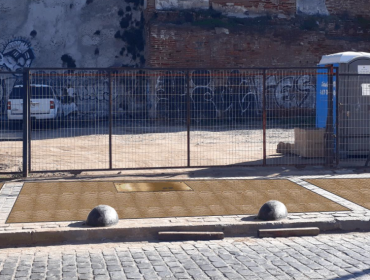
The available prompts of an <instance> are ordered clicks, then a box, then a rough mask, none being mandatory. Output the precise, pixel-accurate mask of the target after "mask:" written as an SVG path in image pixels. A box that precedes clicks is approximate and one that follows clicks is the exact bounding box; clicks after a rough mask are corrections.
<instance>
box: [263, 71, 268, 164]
mask: <svg viewBox="0 0 370 280" xmlns="http://www.w3.org/2000/svg"><path fill="white" fill-rule="evenodd" d="M262 118H263V120H262V122H263V166H266V123H267V114H266V69H263V91H262Z"/></svg>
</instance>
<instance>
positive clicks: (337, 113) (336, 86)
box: [335, 67, 340, 166]
mask: <svg viewBox="0 0 370 280" xmlns="http://www.w3.org/2000/svg"><path fill="white" fill-rule="evenodd" d="M338 72H339V68H338V67H337V68H335V125H336V126H335V130H336V133H335V140H336V146H335V148H336V151H335V154H336V165H337V166H338V165H339V160H340V157H339V144H340V143H339V142H340V141H339V137H340V134H339V104H340V103H339V73H338Z"/></svg>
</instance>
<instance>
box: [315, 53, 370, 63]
mask: <svg viewBox="0 0 370 280" xmlns="http://www.w3.org/2000/svg"><path fill="white" fill-rule="evenodd" d="M358 57H366V58H370V53H366V52H342V53H334V54H329V55H323V56H322V58H321V60H320V63H319V64H320V65H322V64H335V63H349V62H351V61H352V60H354V59H355V58H358Z"/></svg>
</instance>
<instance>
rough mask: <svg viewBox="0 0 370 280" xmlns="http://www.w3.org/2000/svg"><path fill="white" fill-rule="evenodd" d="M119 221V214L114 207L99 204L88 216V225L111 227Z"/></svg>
mask: <svg viewBox="0 0 370 280" xmlns="http://www.w3.org/2000/svg"><path fill="white" fill-rule="evenodd" d="M117 223H118V214H117V212H116V210H114V208H113V207H110V206H108V205H99V206H96V207H95V208H94V209H93V210H91V212H90V214H89V215H88V216H87V220H86V225H88V226H92V227H109V226H113V225H115V224H117Z"/></svg>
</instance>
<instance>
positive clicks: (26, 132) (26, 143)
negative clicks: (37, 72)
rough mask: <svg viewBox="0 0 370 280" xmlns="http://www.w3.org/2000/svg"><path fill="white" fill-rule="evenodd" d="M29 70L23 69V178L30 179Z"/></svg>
mask: <svg viewBox="0 0 370 280" xmlns="http://www.w3.org/2000/svg"><path fill="white" fill-rule="evenodd" d="M29 74H30V73H29V69H28V68H24V69H23V177H25V178H26V177H28V172H29V160H30V154H29V148H30V92H29V78H30V77H29Z"/></svg>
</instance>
